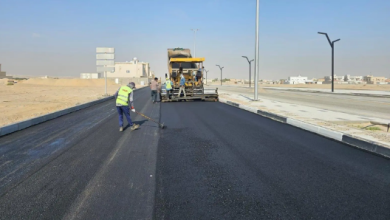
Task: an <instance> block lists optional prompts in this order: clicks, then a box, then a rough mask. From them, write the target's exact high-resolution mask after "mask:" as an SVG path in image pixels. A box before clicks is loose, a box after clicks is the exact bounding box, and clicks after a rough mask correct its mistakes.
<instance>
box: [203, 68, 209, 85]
mask: <svg viewBox="0 0 390 220" xmlns="http://www.w3.org/2000/svg"><path fill="white" fill-rule="evenodd" d="M204 71H205V72H206V85H207V73H208V72H209V70H204Z"/></svg>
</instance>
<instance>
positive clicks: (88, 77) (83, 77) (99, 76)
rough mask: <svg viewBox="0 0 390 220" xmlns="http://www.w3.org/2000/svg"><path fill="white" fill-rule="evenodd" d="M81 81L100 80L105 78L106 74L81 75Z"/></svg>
mask: <svg viewBox="0 0 390 220" xmlns="http://www.w3.org/2000/svg"><path fill="white" fill-rule="evenodd" d="M80 78H81V79H99V78H104V74H100V73H80Z"/></svg>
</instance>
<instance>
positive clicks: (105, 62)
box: [96, 60, 115, 66]
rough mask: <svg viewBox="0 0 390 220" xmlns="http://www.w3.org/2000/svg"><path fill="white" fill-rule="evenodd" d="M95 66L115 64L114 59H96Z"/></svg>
mask: <svg viewBox="0 0 390 220" xmlns="http://www.w3.org/2000/svg"><path fill="white" fill-rule="evenodd" d="M96 65H97V66H113V65H115V61H114V60H96Z"/></svg>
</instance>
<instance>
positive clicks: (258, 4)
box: [254, 0, 260, 101]
mask: <svg viewBox="0 0 390 220" xmlns="http://www.w3.org/2000/svg"><path fill="white" fill-rule="evenodd" d="M259 8H260V0H257V1H256V37H255V38H256V46H255V94H254V96H255V97H254V100H255V101H257V100H258V92H259V89H258V84H259Z"/></svg>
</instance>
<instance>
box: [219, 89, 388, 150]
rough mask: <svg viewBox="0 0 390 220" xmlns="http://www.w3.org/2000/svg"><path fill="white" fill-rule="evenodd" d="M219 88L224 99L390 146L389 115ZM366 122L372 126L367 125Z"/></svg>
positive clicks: (221, 97)
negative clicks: (357, 112) (255, 96)
mask: <svg viewBox="0 0 390 220" xmlns="http://www.w3.org/2000/svg"><path fill="white" fill-rule="evenodd" d="M218 92H219V95H220V96H219V97H220V99H225V100H229V101H232V102H235V103H238V104H241V105H245V106H247V107H249V108H254V109H259V110H262V111H265V112H271V113H274V114H277V115H280V116H283V117H288V118H292V119H296V120H299V121H303V122H306V123H309V124H314V125H317V126H321V127H325V128H328V129H331V130H334V131H339V132H342V133H344V134H349V135H352V136H355V137H359V138H363V139H366V140H370V141H374V142H377V143H380V144H383V145H385V146H387V147H389V148H390V131H389V133H387V125H388V124H389V123H390V121H389V120H387V119H382V118H376V117H365V116H360V115H353V114H347V113H342V112H337V111H331V110H325V109H321V108H314V107H309V106H303V105H296V104H291V103H284V102H279V101H274V100H271V99H264V98H260V100H259V101H253V99H252V97H248V96H246V95H243V94H240V93H239V92H232V91H226V90H225V91H224V90H223V88H222V89H219V91H218ZM366 126H369V127H367V128H365V127H366Z"/></svg>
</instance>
